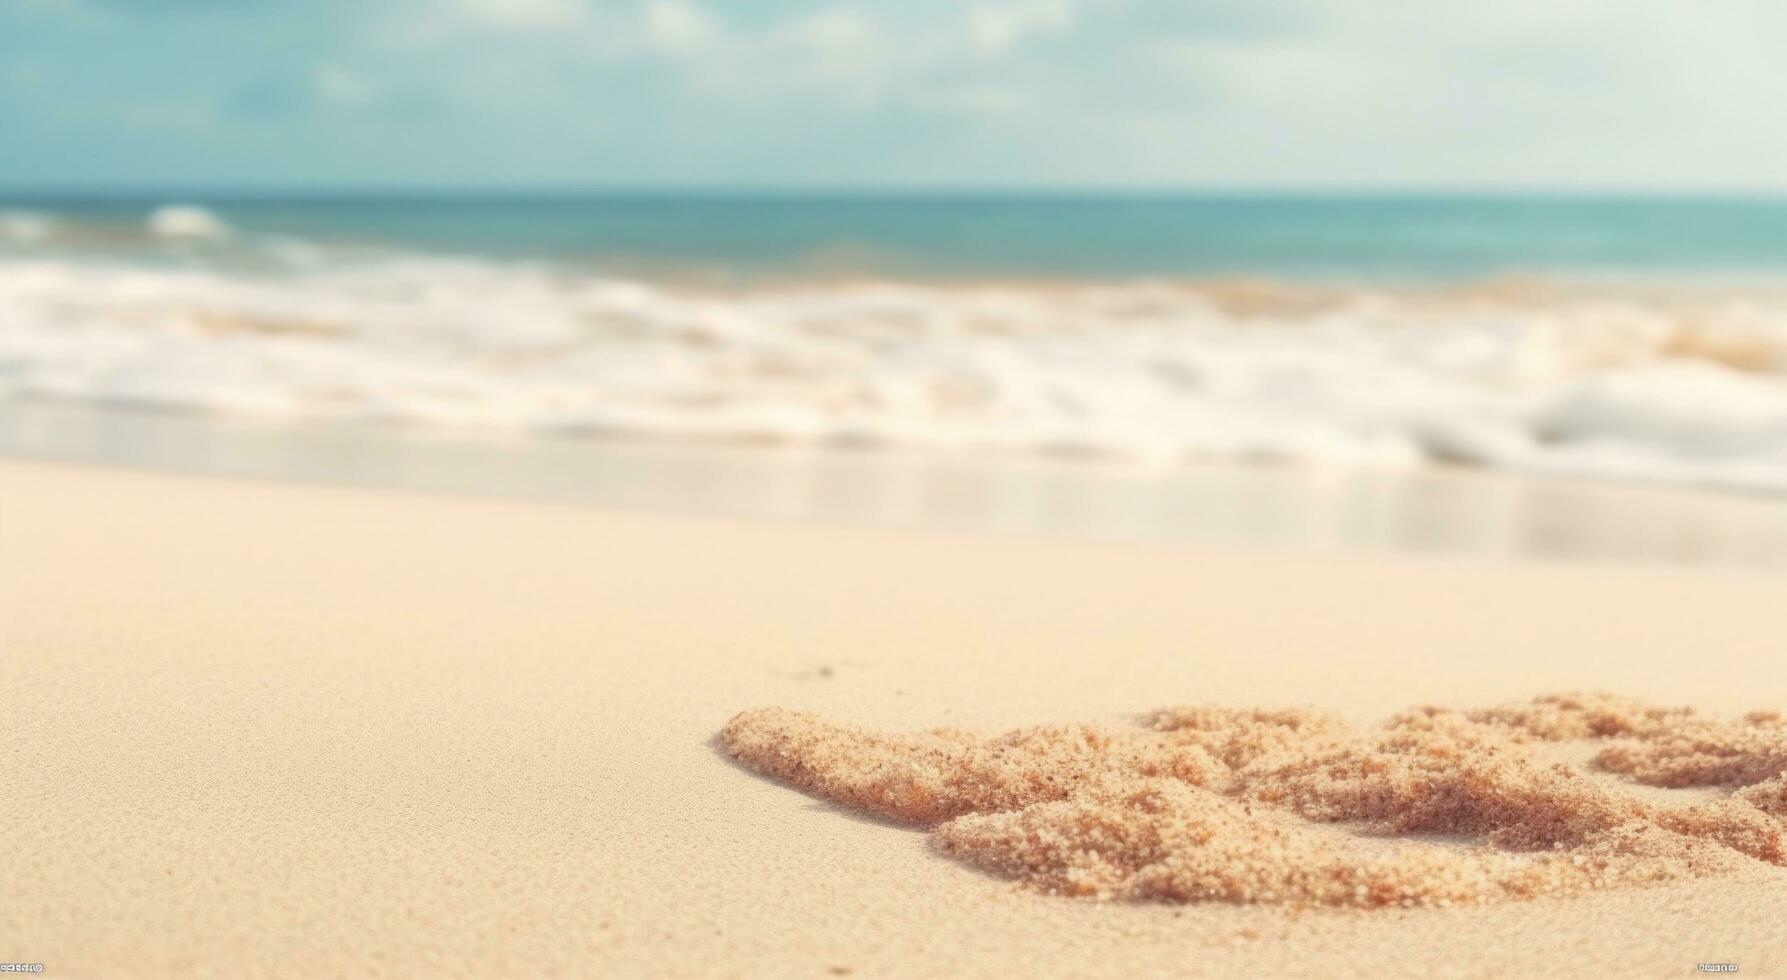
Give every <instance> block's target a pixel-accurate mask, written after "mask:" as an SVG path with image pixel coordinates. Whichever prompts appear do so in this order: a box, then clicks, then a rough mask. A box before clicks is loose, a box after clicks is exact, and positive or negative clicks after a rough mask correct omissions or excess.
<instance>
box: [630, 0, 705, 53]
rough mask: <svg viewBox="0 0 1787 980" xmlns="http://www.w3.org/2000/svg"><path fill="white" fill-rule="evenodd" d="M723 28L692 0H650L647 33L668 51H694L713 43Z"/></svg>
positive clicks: (656, 45)
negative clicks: (720, 28) (691, 1)
mask: <svg viewBox="0 0 1787 980" xmlns="http://www.w3.org/2000/svg"><path fill="white" fill-rule="evenodd" d="M719 34H720V30H719V27H718V25H716V24H715V23H714V20H713V18H712V17H710V16H708V13H707V11H705V10H703V9H701V8H700V7H699V6H697V5H695V4H693V3H690V2H689V0H651V2H650V3H647V4H646V5H645V36H646V38H647V39H649V40H650V42H651V44H652V46H653V47H655V48H657V49H658V50H659V51H663V52H665V53H667V54H677V55H683V54H693V53H695V52H697V51H701V50H703V49H705V48H707V47H708V46H709V45H711V44H713V43H714V41H715V40H716V38H718V37H719Z"/></svg>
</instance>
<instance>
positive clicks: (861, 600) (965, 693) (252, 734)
mask: <svg viewBox="0 0 1787 980" xmlns="http://www.w3.org/2000/svg"><path fill="white" fill-rule="evenodd" d="M0 555H3V556H4V560H0V692H3V693H4V696H5V702H6V704H5V723H4V725H3V726H0V732H3V733H4V734H3V735H0V740H3V741H0V774H3V775H4V782H5V792H6V797H7V803H6V808H5V811H4V812H5V818H4V820H3V821H0V853H4V856H5V860H0V895H4V896H6V900H5V901H4V902H0V947H3V948H0V961H22V962H42V963H44V964H45V968H46V973H45V975H54V976H87V977H120V976H125V977H128V976H169V975H175V976H215V977H252V976H296V975H300V974H303V975H321V976H335V975H354V976H406V977H407V976H450V975H462V974H463V975H470V974H480V975H492V976H512V975H566V976H634V975H650V976H659V975H667V976H687V975H754V976H820V977H823V976H835V975H856V976H926V975H1026V974H1030V975H1034V974H1039V973H1040V974H1071V975H1124V976H1138V975H1161V974H1168V973H1171V974H1227V975H1236V974H1243V973H1244V974H1247V975H1255V976H1284V975H1322V976H1333V975H1383V974H1385V973H1394V974H1408V975H1441V976H1444V975H1485V974H1503V975H1523V976H1524V975H1605V974H1609V973H1615V972H1617V973H1621V974H1644V975H1657V976H1664V975H1669V976H1681V975H1691V974H1693V972H1694V968H1695V965H1696V964H1698V963H1703V962H1732V963H1736V964H1738V965H1739V967H1740V968H1741V970H1742V974H1743V975H1768V974H1770V973H1781V972H1784V971H1787V869H1782V868H1777V867H1772V866H1766V865H1759V864H1754V863H1752V864H1749V865H1742V866H1741V867H1740V866H1737V865H1734V866H1733V867H1736V868H1737V870H1735V871H1731V872H1730V873H1722V874H1719V875H1715V876H1712V877H1705V878H1698V879H1693V880H1685V881H1678V882H1674V883H1670V884H1665V885H1662V886H1659V887H1654V888H1640V889H1624V890H1615V891H1610V892H1601V891H1593V892H1590V893H1587V894H1580V895H1574V896H1571V897H1542V898H1536V899H1531V900H1518V901H1498V902H1494V903H1489V904H1483V905H1474V906H1469V907H1450V908H1401V907H1393V908H1389V909H1364V910H1361V909H1338V910H1327V909H1306V908H1294V907H1284V906H1279V905H1264V906H1261V905H1234V904H1221V903H1212V904H1170V903H1126V902H1098V901H1092V900H1087V899H1074V898H1064V897H1055V896H1049V895H1043V894H1038V893H1037V892H1035V891H1033V890H1029V889H1026V888H1025V887H1023V886H1022V885H1020V884H1017V883H1014V882H1012V881H1009V880H1005V879H1002V878H999V877H996V876H993V875H990V874H987V873H984V872H983V871H981V870H978V869H977V867H976V866H974V865H972V864H969V863H964V862H960V861H957V860H952V859H951V858H950V857H948V856H945V855H943V854H941V853H939V852H938V851H937V850H936V849H934V847H933V844H932V843H931V841H930V839H929V836H928V835H927V833H926V832H925V830H924V829H923V828H915V827H912V826H909V825H902V824H897V823H892V822H885V821H883V820H881V819H878V818H876V817H874V816H869V815H864V814H862V813H859V812H857V811H854V810H849V809H845V808H841V807H838V806H834V805H832V804H829V803H825V802H821V801H819V800H818V799H816V798H814V797H811V796H808V795H804V794H803V793H801V792H799V791H797V790H795V789H792V788H790V787H788V786H786V785H784V784H781V783H778V782H775V781H772V780H770V779H766V778H763V777H761V776H759V775H757V774H755V773H753V772H752V771H750V770H748V769H747V768H745V767H743V766H741V765H738V764H736V763H734V762H733V761H731V760H730V759H729V758H728V756H727V754H726V753H725V751H724V750H723V747H722V746H721V744H720V741H719V739H718V735H719V733H720V732H721V730H722V729H723V728H724V727H725V726H727V724H728V722H729V721H731V720H732V719H734V718H735V717H736V716H738V714H739V713H740V712H741V711H746V710H749V709H761V708H772V707H779V708H787V709H792V710H794V711H800V712H811V713H813V714H814V715H815V716H817V717H820V718H823V719H826V720H827V721H828V722H835V723H839V724H844V725H860V726H864V727H867V728H872V729H876V730H883V731H892V732H911V731H919V730H928V729H935V728H939V727H951V728H961V729H969V730H973V731H977V732H985V733H988V734H997V733H1000V732H1004V731H1008V730H1010V729H1013V728H1017V727H1021V726H1033V725H1041V724H1048V723H1067V722H1072V723H1087V724H1096V725H1108V726H1122V725H1125V724H1129V723H1132V722H1133V721H1134V720H1135V719H1136V718H1137V717H1138V716H1139V715H1140V714H1142V713H1144V712H1147V711H1149V710H1152V709H1159V708H1171V707H1174V706H1179V705H1187V704H1211V705H1220V706H1225V707H1231V708H1251V707H1265V708H1307V709H1312V710H1315V711H1320V712H1327V713H1331V714H1333V715H1336V716H1338V717H1339V718H1340V719H1341V720H1342V721H1344V723H1346V724H1348V725H1353V726H1368V725H1371V724H1374V723H1377V722H1380V721H1382V720H1383V719H1384V718H1387V717H1389V716H1391V715H1392V714H1394V713H1396V712H1399V711H1402V710H1404V709H1406V708H1408V707H1409V706H1411V705H1418V704H1440V705H1446V706H1449V707H1457V708H1481V707H1486V706H1490V705H1496V704H1501V703H1504V702H1510V701H1520V700H1525V699H1528V698H1530V697H1532V696H1533V695H1535V694H1542V693H1546V692H1551V691H1568V690H1594V691H1610V692H1614V693H1616V694H1619V695H1622V696H1627V697H1632V698H1639V699H1644V700H1647V701H1654V702H1659V703H1662V704H1666V705H1685V706H1691V707H1694V708H1696V709H1698V710H1699V711H1701V712H1704V713H1705V714H1707V715H1708V716H1711V717H1717V718H1732V717H1738V716H1741V715H1742V714H1743V713H1744V712H1747V711H1751V710H1754V709H1781V708H1787V663H1784V661H1783V659H1782V657H1781V656H1780V653H1781V642H1782V640H1781V629H1780V627H1781V623H1782V622H1783V619H1782V617H1783V608H1784V600H1787V576H1783V575H1781V574H1779V573H1763V572H1735V571H1716V572H1715V571H1706V570H1693V571H1687V570H1679V569H1672V568H1664V567H1637V566H1614V565H1599V564H1591V563H1585V562H1579V563H1553V564H1522V563H1509V562H1490V561H1480V560H1466V559H1448V560H1439V559H1415V558H1392V557H1358V556H1334V555H1318V554H1294V553H1272V554H1266V553H1251V554H1250V553H1240V552H1221V553H1218V552H1206V551H1194V550H1188V549H1182V548H1165V547H1158V548H1157V547H1145V546H1138V545H1113V544H1099V543H1092V542H1082V541H1066V540H1043V539H1029V538H1018V537H990V536H989V537H974V536H965V535H963V536H945V535H929V534H917V533H895V532H891V531H875V530H856V529H839V528H827V527H797V526H790V525H771V524H748V523H738V522H725V521H718V520H703V519H692V518H678V517H660V516H648V515H640V514H620V513H612V512H606V511H601V510H595V509H579V508H568V507H554V506H546V505H538V504H522V503H509V502H498V501H478V500H457V499H448V498H437V497H429V496H424V495H416V494H403V493H395V492H371V491H364V490H348V489H336V488H326V487H310V486H297V485H278V484H258V483H250V482H231V481H225V480H212V479H198V478H188V477H175V476H165V475H153V474H146V473H135V472H129V471H123V470H108V469H101V468H88V467H80V466H68V465H57V464H39V463H18V462H0ZM1656 792H1668V793H1704V792H1705V791H1703V790H1667V791H1656ZM1697 798H1698V797H1697Z"/></svg>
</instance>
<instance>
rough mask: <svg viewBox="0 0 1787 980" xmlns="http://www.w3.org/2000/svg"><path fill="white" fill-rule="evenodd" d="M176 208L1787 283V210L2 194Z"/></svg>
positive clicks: (391, 234)
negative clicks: (1782, 278)
mask: <svg viewBox="0 0 1787 980" xmlns="http://www.w3.org/2000/svg"><path fill="white" fill-rule="evenodd" d="M169 203H184V204H192V205H198V206H202V207H203V208H205V209H206V210H207V211H209V212H211V213H212V214H214V215H216V216H217V217H218V218H220V219H221V220H222V221H223V222H224V223H226V224H227V225H229V226H230V227H231V228H233V229H236V230H237V231H239V232H242V233H245V234H247V235H250V236H252V235H256V234H263V235H278V236H289V237H291V238H294V239H298V240H302V241H307V242H314V243H317V244H320V245H364V246H370V247H391V248H401V249H415V250H422V251H427V252H435V253H439V252H446V253H454V254H467V255H479V256H486V257H497V258H543V259H552V260H561V261H572V262H577V263H579V264H589V265H592V266H596V267H608V268H612V269H615V270H617V271H626V272H634V273H637V272H640V271H649V270H653V269H663V270H669V271H680V272H696V273H708V274H715V275H722V276H726V275H733V276H740V277H754V276H763V275H770V276H776V275H789V274H793V275H799V274H803V273H812V274H829V273H838V274H851V273H868V274H879V275H894V276H910V277H949V278H959V277H989V276H1020V277H1022V276H1064V277H1072V278H1128V277H1169V278H1171V277H1191V278H1198V277H1209V276H1232V275H1249V276H1266V277H1293V278H1303V277H1314V278H1323V279H1365V280H1392V281H1397V280H1411V279H1413V280H1421V279H1434V278H1441V279H1449V278H1471V277H1482V276H1493V275H1503V274H1521V273H1545V272H1564V273H1586V274H1595V273H1602V272H1607V273H1621V272H1643V273H1671V274H1678V273H1679V274H1688V275H1693V274H1708V273H1710V274H1727V273H1729V274H1740V275H1772V274H1774V273H1779V272H1787V198H1784V199H1775V198H1761V199H1737V198H1729V199H1718V198H1702V199H1692V198H1630V199H1623V198H1586V199H1579V198H1568V197H1561V196H1529V197H1518V196H1500V197H1469V196H1431V195H1430V196H1414V195H1400V196H1310V195H1281V196H1236V195H1206V196H1167V195H1155V196H1150V195H1139V194H1131V195H1106V196H1095V195H1059V196H1020V195H975V194H930V195H918V194H883V195H864V194H855V195H801V196H790V195H773V194H762V193H755V194H745V193H739V194H722V193H711V194H687V195H681V196H676V195H664V194H657V195H654V194H624V195H623V194H606V195H604V194H594V193H583V194H557V195H553V194H528V195H522V194H515V195H507V196H500V197H498V196H474V195H435V196H420V195H416V194H400V195H380V194H373V193H355V194H343V193H337V194H308V195H298V196H292V195H286V196H280V195H266V194H259V195H245V194H226V193H209V194H207V193H198V194H193V193H178V194H176V193H170V192H161V193H155V194H144V195H140V196H123V195H112V196H106V197H79V196H68V195H61V196H57V195H48V196H43V195H40V196H35V197H19V196H14V197H11V198H8V197H7V196H6V195H4V194H0V213H3V212H14V213H30V214H37V215H47V216H51V217H53V218H54V219H55V220H56V221H58V222H61V223H63V224H65V225H72V226H75V227H81V228H86V229H88V230H90V231H93V232H94V233H95V234H96V235H99V236H102V237H103V233H104V232H105V231H106V230H107V229H112V230H115V231H117V232H118V233H119V237H118V238H117V239H116V242H117V243H119V244H123V243H127V242H128V240H129V239H128V234H129V233H132V232H135V231H137V230H139V229H140V228H141V227H142V223H143V220H144V216H145V215H146V214H148V213H150V212H151V211H153V210H154V209H155V208H157V207H160V206H163V205H166V204H169Z"/></svg>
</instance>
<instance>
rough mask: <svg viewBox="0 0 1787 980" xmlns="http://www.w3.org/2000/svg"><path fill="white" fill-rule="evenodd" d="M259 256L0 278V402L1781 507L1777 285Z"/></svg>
mask: <svg viewBox="0 0 1787 980" xmlns="http://www.w3.org/2000/svg"><path fill="white" fill-rule="evenodd" d="M187 217H193V216H190V215H189V216H186V217H183V218H182V219H181V221H180V222H174V221H172V220H171V219H169V221H168V222H166V223H167V224H170V225H172V224H183V225H184V223H185V221H186V218H187ZM199 224H200V222H198V221H197V220H196V219H195V220H194V221H193V222H192V223H191V225H190V226H188V227H190V228H191V229H196V228H197V227H198V226H199ZM267 248H268V251H269V254H273V255H278V256H284V257H285V261H283V263H282V264H280V265H279V266H278V268H277V269H274V270H267V269H259V270H257V271H242V270H240V269H237V270H229V269H224V268H219V267H211V266H204V265H190V264H189V265H173V266H170V265H166V264H163V265H155V264H146V263H141V262H129V261H115V260H104V261H99V260H93V259H91V258H89V259H85V260H74V259H69V258H66V257H63V258H58V257H51V256H45V255H39V256H30V255H27V256H24V257H12V258H6V259H0V399H3V398H14V399H24V398H55V399H71V400H78V401H90V402H101V403H116V404H134V405H149V406H156V407H163V408H177V409H188V410H197V411H207V412H220V413H242V414H253V415H260V416H273V417H280V418H291V419H329V420H349V421H359V422H368V423H393V422H395V423H405V424H420V425H431V426H442V427H461V428H486V429H488V428H498V429H514V430H524V431H529V432H538V433H550V434H556V435H566V436H590V437H598V436H627V437H646V438H681V439H708V440H725V441H749V442H773V443H784V444H803V445H819V446H887V447H904V448H909V449H917V450H922V451H928V452H935V453H950V454H978V453H986V452H1012V453H1048V454H1068V455H1090V456H1100V457H1112V458H1121V459H1132V460H1143V461H1153V462H1162V463H1171V462H1176V461H1183V460H1196V459H1242V460H1271V461H1288V462H1300V463H1320V464H1341V465H1379V466H1393V467H1399V466H1419V465H1425V464H1430V463H1436V462H1453V463H1457V462H1462V463H1469V464H1474V465H1480V466H1486V467H1494V468H1500V469H1508V470H1518V471H1525V472H1545V473H1560V474H1582V475H1596V476H1608V477H1615V478H1622V479H1643V480H1663V481H1672V482H1690V483H1700V484H1711V485H1718V486H1725V487H1733V488H1747V489H1763V490H1774V491H1780V490H1787V294H1782V293H1779V292H1778V291H1770V290H1736V291H1733V290H1708V291H1694V290H1681V291H1660V290H1652V291H1649V292H1646V291H1643V290H1622V289H1614V288H1607V289H1587V288H1554V287H1546V286H1541V285H1534V284H1525V285H1522V284H1506V283H1504V284H1490V285H1485V286H1478V287H1473V288H1452V289H1427V290H1404V291H1387V290H1363V289H1346V288H1339V287H1312V286H1294V285H1290V284H1285V283H1238V282H1205V283H1132V284H1121V285H1114V284H1097V283H1073V282H1050V283H986V284H976V285H938V284H920V283H897V282H820V283H811V282H809V283H805V284H794V285H783V286H779V287H775V288H755V289H749V290H733V291H720V290H712V289H702V288H695V287H690V286H677V285H668V284H663V283H646V282H638V281H626V280H620V279H612V278H605V277H602V276H599V275H593V274H590V273H588V272H581V271H575V270H571V269H567V268H563V267H555V266H551V265H546V264H528V263H501V262H491V261H482V260H469V259H468V260H455V259H443V258H438V257H427V256H419V255H397V256H385V257H382V258H370V257H366V256H361V257H359V258H357V259H355V260H353V261H346V260H335V259H328V258H327V257H326V256H324V255H323V253H320V252H318V251H317V250H315V249H312V248H307V247H302V243H293V242H289V241H284V242H269V243H268V245H267Z"/></svg>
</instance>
